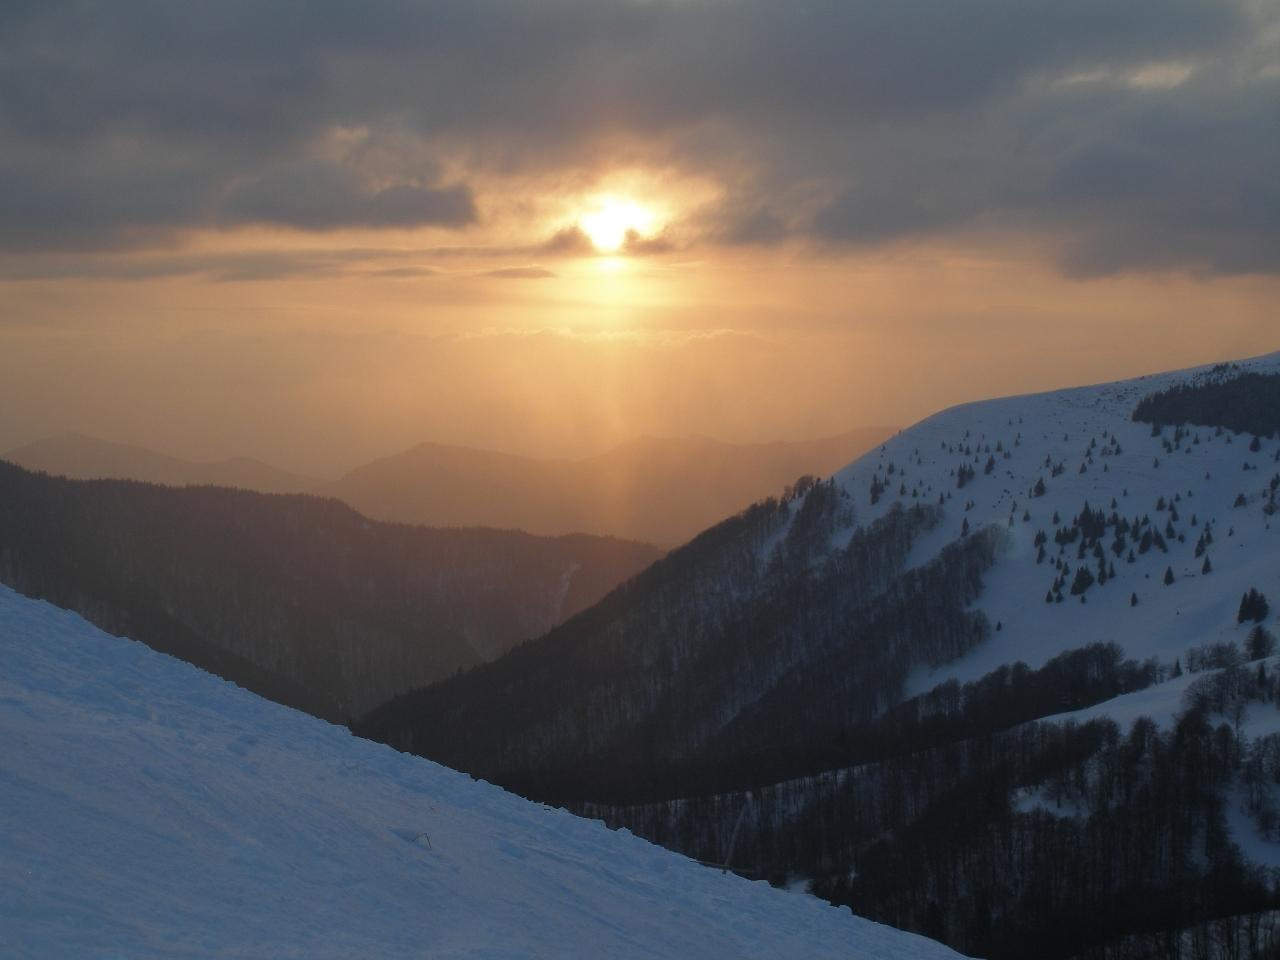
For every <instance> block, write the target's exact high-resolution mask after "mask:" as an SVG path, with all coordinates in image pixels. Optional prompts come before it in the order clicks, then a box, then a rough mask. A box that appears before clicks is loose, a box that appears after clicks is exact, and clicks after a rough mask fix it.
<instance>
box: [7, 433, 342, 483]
mask: <svg viewBox="0 0 1280 960" xmlns="http://www.w3.org/2000/svg"><path fill="white" fill-rule="evenodd" d="M3 459H5V460H8V461H9V462H10V463H16V464H17V465H18V466H20V467H25V468H26V469H28V470H34V471H39V472H41V473H49V474H53V475H55V476H61V477H70V478H72V479H75V480H141V481H144V482H146V483H160V484H164V485H165V486H170V487H185V486H204V485H207V486H215V487H239V488H241V489H244V490H257V491H260V492H262V493H302V492H304V491H306V490H310V489H311V488H313V487H315V486H317V485H318V484H319V483H320V481H319V480H317V479H316V478H314V477H306V476H303V475H301V474H296V473H290V472H289V471H287V470H281V469H280V468H279V467H273V466H271V465H270V464H268V463H263V462H262V461H261V460H255V459H253V458H251V457H232V458H229V459H226V460H207V461H200V460H183V459H181V458H179V457H171V456H168V455H166V454H163V453H157V452H156V451H154V450H148V449H147V448H146V447H138V446H133V445H131V444H126V443H112V442H110V441H108V440H99V439H98V438H97V437H89V436H85V435H84V434H80V433H64V434H59V435H58V436H56V437H48V438H46V439H44V440H37V441H35V442H34V443H28V444H26V445H24V446H21V447H17V448H15V449H13V450H10V451H9V452H7V453H5V454H4V455H3Z"/></svg>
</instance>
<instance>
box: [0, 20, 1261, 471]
mask: <svg viewBox="0 0 1280 960" xmlns="http://www.w3.org/2000/svg"><path fill="white" fill-rule="evenodd" d="M0 91H3V93H0V449H6V448H9V447H12V446H15V445H18V444H20V443H24V442H28V441H30V440H34V439H37V438H39V437H43V436H47V435H50V434H53V433H58V432H62V431H68V430H74V431H79V432H84V433H90V434H94V435H97V436H101V437H104V438H106V439H112V440H118V441H122V442H130V443H140V444H143V445H146V446H151V447H154V448H157V449H161V450H164V451H166V452H170V453H173V454H177V455H180V456H188V457H197V458H199V457H208V458H213V457H221V456H230V455H241V454H245V455H253V456H258V457H261V458H263V459H266V460H269V461H271V462H273V463H277V464H279V465H281V466H284V467H288V468H291V469H295V470H302V471H306V472H310V473H314V474H324V475H332V474H336V473H338V472H341V471H342V470H344V469H347V468H349V467H351V466H354V465H355V464H357V463H359V462H361V461H363V460H367V459H370V458H372V457H376V456H381V455H386V454H389V453H393V452H395V451H397V450H400V449H403V448H405V447H408V446H410V445H412V444H414V443H417V442H420V441H425V440H432V441H438V442H445V443H458V444H464V445H469V446H478V447H487V448H493V449H500V450H507V451H512V452H519V453H528V454H536V455H547V456H572V455H582V454H587V453H591V452H595V451H597V450H600V449H603V448H604V447H607V446H609V445H611V444H613V443H617V442H619V441H621V440H623V439H626V438H628V437H632V436H636V435H643V434H648V435H675V436H684V435H689V434H706V435H712V436H716V437H719V438H722V439H727V440H736V441H757V440H772V439H787V438H797V439H798V438H805V437H816V436H821V435H825V434H831V433H836V432H839V431H842V430H845V429H848V428H850V427H854V426H859V425H870V424H903V425H905V424H908V423H910V422H913V421H914V420H916V419H919V418H920V417H923V416H926V415H928V414H929V413H931V412H933V411H935V410H937V409H939V408H941V407H943V406H947V405H950V404H953V403H957V402H962V401H966V400H973V399H979V398H983V397H988V396H993V395H996V394H1004V393H1012V392H1025V391H1031V390H1040V389H1050V388H1054V387H1060V386H1065V385H1070V384H1076V383H1084V382H1095V381H1100V380H1106V379H1112V378H1116V377H1121V376H1131V375H1136V374H1140V373H1146V372H1153V371H1157V370H1161V369H1165V368H1170V367H1177V366H1186V365H1191V364H1197V363H1203V362H1209V361H1215V360H1220V359H1229V358H1237V357H1244V356H1250V355H1254V354H1259V353H1264V352H1269V351H1272V350H1277V349H1280V316H1277V309H1276V306H1275V305H1276V304H1278V303H1280V178H1278V177H1277V176H1276V171H1277V170H1280V3H1278V2H1277V0H1240V2H1231V0H1214V2H1210V0H1126V2H1123V3H1117V2H1115V0H1079V2H1073V3H1068V4H1064V3H1061V2H1060V0H963V2H959V0H894V2H889V0H797V2H788V3H778V2H776V0H628V2H613V0H539V2H537V3H529V2H527V0H440V2H409V0H388V2H383V3H378V4H352V3H349V2H339V0H311V2H301V0H292V2H291V0H282V2H278V3H272V4H262V3H253V2H240V0H220V2H216V3H214V2H193V3H184V4H173V3H167V2H161V0H154V2H140V0H114V2H110V3H105V2H104V3H91V2H60V0H40V2H34V0H33V2H23V0H14V2H9V3H5V4H3V5H0Z"/></svg>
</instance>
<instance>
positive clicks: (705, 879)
mask: <svg viewBox="0 0 1280 960" xmlns="http://www.w3.org/2000/svg"><path fill="white" fill-rule="evenodd" d="M0 730H3V737H0V875H2V876H3V877H4V883H3V885H0V953H3V954H4V955H5V956H6V957H32V958H41V960H44V958H57V957H76V958H80V957H113V958H114V957H129V958H137V957H166V958H168V957H255V958H267V957H271V958H276V957H307V958H319V957H335V958H336V957H341V958H353V957H379V958H390V957H432V958H446V957H485V958H492V960H497V958H512V957H542V956H545V957H614V958H622V957H682V958H697V957H717V958H719V957H761V958H764V957H769V958H774V957H805V958H809V957H859V958H890V957H893V958H904V960H914V958H920V960H926V958H933V957H938V958H941V957H948V956H956V954H954V953H952V952H951V951H950V950H948V949H947V948H945V947H942V946H940V945H938V944H936V943H934V942H932V941H930V940H926V939H923V938H921V937H917V936H914V935H910V934H905V933H901V932H899V931H897V930H893V929H891V928H889V927H884V926H881V925H878V924H874V923H871V922H869V921H866V920H862V919H860V918H857V917H854V916H853V915H851V914H850V913H849V912H848V911H847V910H844V909H836V908H833V907H830V906H827V905H826V904H824V903H822V902H820V901H818V900H816V899H813V898H810V897H803V896H795V895H791V894H787V893H784V892H781V891H778V890H775V889H772V888H770V887H769V886H767V885H766V884H764V883H750V882H748V881H745V880H742V879H740V878H738V877H734V876H732V875H730V876H724V875H721V874H720V873H718V872H716V871H713V870H709V869H705V868H702V867H699V866H697V865H695V864H694V863H692V862H691V861H689V860H687V859H685V858H683V857H680V856H677V855H675V854H672V853H669V852H667V851H665V850H662V849H660V848H658V847H655V846H653V845H651V844H649V843H647V842H645V841H642V840H640V839H637V838H635V837H632V836H630V835H629V834H626V833H612V832H610V831H608V830H606V829H605V828H604V827H603V826H602V825H600V824H599V823H595V822H590V821H584V820H579V819H577V818H575V817H573V816H570V815H569V814H567V813H565V812H563V811H559V810H553V809H549V808H547V807H542V806H538V805H535V804H531V803H528V802H525V801H523V800H520V799H518V798H516V797H514V796H511V795H509V794H507V793H504V792H503V791H501V790H499V789H497V788H496V787H492V786H489V785H487V784H484V783H479V782H475V781H473V780H471V779H470V778H468V777H466V776H463V775H461V774H459V773H455V772H453V771H450V770H447V769H444V768H442V767H439V766H437V765H435V764H433V763H430V762H428V761H425V760H420V759H416V758H412V757H408V756H405V755H402V754H398V753H396V752H395V751H393V750H391V749H388V748H385V747H381V746H378V745H375V744H372V743H369V742H367V741H363V740H358V739H356V738H354V737H351V736H350V735H348V733H347V732H346V731H345V730H344V729H342V728H340V727H336V726H330V725H328V724H325V723H323V722H321V721H318V720H314V719H312V718H310V717H307V716H304V715H303V714H300V713H296V712H294V711H291V710H288V709H286V708H284V707H280V706H278V705H275V704H272V703H269V702H267V701H265V700H261V699H258V698H257V697H255V696H253V695H251V694H249V693H246V692H245V691H243V690H241V689H239V688H237V687H235V686H233V685H231V684H229V683H226V682H223V681H221V680H218V679H216V678H215V677H213V676H211V675H209V674H205V673H203V672H201V671H199V670H196V669H195V668H193V667H190V666H188V665H186V664H184V663H181V662H179V661H176V660H173V659H170V658H168V657H165V656H163V655H161V654H158V653H155V652H153V651H151V650H150V649H148V648H146V647H144V646H143V645H141V644H139V643H135V642H132V641H129V640H125V639H120V638H116V637H111V636H108V635H106V634H104V633H102V632H101V631H99V630H97V629H96V628H94V627H92V626H91V625H89V624H88V623H86V622H85V621H84V620H82V619H81V618H80V617H78V616H76V615H75V614H72V613H68V612H65V611H62V610H59V609H57V608H54V607H51V606H49V605H47V604H44V603H42V602H38V601H33V600H28V599H25V598H23V597H20V596H19V595H17V594H15V593H13V592H11V591H9V590H8V589H7V588H3V587H0Z"/></svg>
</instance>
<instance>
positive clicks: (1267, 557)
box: [835, 354, 1280, 696]
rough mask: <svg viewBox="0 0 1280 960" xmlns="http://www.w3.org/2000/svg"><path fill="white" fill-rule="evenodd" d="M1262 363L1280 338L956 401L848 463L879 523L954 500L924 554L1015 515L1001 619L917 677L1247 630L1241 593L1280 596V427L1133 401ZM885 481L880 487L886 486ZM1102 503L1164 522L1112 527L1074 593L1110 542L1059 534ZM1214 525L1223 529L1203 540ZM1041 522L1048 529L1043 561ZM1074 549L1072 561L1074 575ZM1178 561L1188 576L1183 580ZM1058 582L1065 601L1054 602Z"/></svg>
mask: <svg viewBox="0 0 1280 960" xmlns="http://www.w3.org/2000/svg"><path fill="white" fill-rule="evenodd" d="M1246 372H1256V373H1276V372H1280V354H1272V355H1269V356H1266V357H1260V358H1257V359H1254V360H1249V361H1244V362H1242V363H1239V364H1233V365H1231V369H1230V370H1229V371H1226V370H1223V369H1221V368H1216V369H1215V368H1208V367H1206V368H1200V369H1197V370H1190V371H1181V372H1175V373H1168V374H1161V375H1158V376H1151V377H1143V378H1139V379H1136V380H1126V381H1122V382H1119V383H1113V384H1106V385H1101V386H1092V387H1083V388H1079V389H1072V390H1062V391H1057V392H1053V393H1045V394H1039V395H1033V396H1021V397H1009V398H1004V399H999V400H991V401H985V402H980V403H972V404H967V405H964V406H959V407H954V408H952V409H949V410H946V411H943V412H942V413H939V414H937V415H935V416H933V417H931V418H929V419H927V420H924V421H923V422H921V423H919V424H917V425H916V426H914V427H911V428H910V429H908V430H906V431H904V432H902V433H900V434H899V435H898V436H896V437H894V438H893V439H892V440H890V441H889V442H887V443H886V444H885V445H884V446H883V447H882V448H881V449H878V450H876V451H873V452H872V453H870V454H868V455H866V456H865V457H862V458H861V459H859V460H857V461H855V462H854V463H853V464H851V465H850V466H849V467H847V468H846V469H844V470H843V471H841V472H840V473H838V474H837V475H836V478H835V479H836V482H837V483H838V484H840V485H841V486H842V487H843V488H844V489H845V490H847V491H848V492H849V494H850V496H851V497H852V498H853V500H854V503H855V504H856V508H855V509H856V510H857V515H858V520H859V521H860V522H862V523H867V522H870V521H872V520H874V519H875V518H876V517H878V516H881V515H883V514H884V513H885V512H886V511H887V510H889V509H890V506H891V504H893V503H895V502H902V503H905V504H911V503H913V502H920V503H927V504H938V503H939V502H940V501H942V506H943V509H944V511H945V513H944V520H943V522H942V523H941V524H940V525H939V526H938V527H937V528H936V529H935V530H933V531H932V532H931V533H930V534H929V535H927V536H925V537H923V538H921V540H920V541H918V542H917V544H916V546H915V549H914V553H913V557H914V561H913V562H916V563H920V562H923V561H925V560H927V559H929V558H932V557H934V556H936V555H937V553H938V552H939V551H940V550H941V548H942V547H943V546H944V545H945V544H946V543H949V542H951V541H953V540H955V539H956V538H957V537H958V536H960V535H961V532H962V530H972V531H976V530H979V529H981V528H982V527H984V526H986V525H996V526H997V527H999V528H1000V529H1001V530H1003V531H1004V532H1005V535H1004V536H1002V537H1001V538H1000V539H1001V549H1000V551H999V552H998V556H997V560H996V563H995V565H994V567H993V568H992V569H991V570H990V571H989V572H988V573H987V575H986V576H985V577H984V580H985V587H984V589H983V591H982V594H981V596H980V597H979V599H978V601H977V603H976V607H977V608H979V609H981V610H982V611H983V612H985V613H986V615H987V617H988V618H989V620H990V622H991V624H992V626H993V627H994V626H995V625H997V624H999V630H998V631H993V632H992V633H991V635H990V636H989V638H988V639H987V640H986V641H984V642H983V643H981V644H979V645H978V646H976V647H975V648H974V649H973V650H972V651H970V652H969V653H967V654H966V655H964V656H962V657H960V658H959V659H957V660H954V661H952V662H950V663H947V664H945V665H942V666H940V667H938V668H936V669H933V670H928V669H924V668H922V669H919V670H917V671H916V673H915V674H914V675H913V676H912V678H911V679H910V681H909V682H908V685H907V690H906V694H907V695H908V696H909V695H911V694H914V693H920V692H923V691H925V690H928V689H930V688H932V687H933V686H935V685H936V684H938V683H940V682H942V681H944V680H947V679H950V678H956V679H958V680H960V681H961V682H966V681H970V680H975V679H977V678H979V677H981V676H982V675H983V674H986V673H987V672H989V671H991V670H993V669H995V668H996V667H998V666H1000V665H1001V664H1005V663H1012V662H1015V661H1018V660H1021V661H1024V662H1025V663H1027V664H1028V665H1029V666H1031V667H1037V666H1040V665H1041V664H1043V663H1044V662H1046V661H1047V660H1049V659H1050V658H1051V657H1053V656H1054V655H1056V654H1058V653H1061V652H1062V651H1064V650H1068V649H1073V648H1077V647H1080V646H1083V645H1084V644H1087V643H1093V642H1099V641H1102V642H1108V641H1114V642H1116V643H1118V644H1119V645H1120V646H1121V647H1122V648H1123V649H1124V651H1125V653H1126V655H1127V656H1130V657H1134V658H1137V659H1145V658H1147V657H1152V656H1155V657H1159V658H1160V660H1161V661H1162V662H1164V663H1166V664H1167V665H1172V664H1173V662H1174V661H1175V660H1176V659H1178V658H1185V656H1186V653H1187V650H1188V649H1189V648H1191V647H1194V646H1203V645H1206V644H1213V643H1219V642H1224V641H1235V642H1237V643H1240V642H1242V641H1243V639H1244V637H1245V635H1246V633H1247V632H1248V626H1244V625H1240V624H1238V623H1237V622H1236V614H1237V609H1238V606H1239V603H1240V598H1241V595H1242V594H1243V593H1244V592H1245V591H1246V590H1248V589H1249V588H1251V587H1252V588H1257V589H1259V590H1260V591H1262V593H1264V594H1269V595H1270V596H1272V597H1274V598H1280V516H1278V517H1271V516H1269V515H1268V514H1267V513H1266V512H1265V510H1264V507H1265V506H1266V503H1267V502H1268V499H1269V495H1270V491H1271V490H1272V489H1274V488H1273V487H1271V486H1270V482H1271V478H1272V477H1273V475H1275V474H1276V473H1277V471H1280V466H1277V462H1276V461H1277V456H1278V451H1280V438H1274V439H1267V438H1263V439H1261V441H1260V443H1259V444H1257V445H1256V449H1251V447H1252V446H1254V444H1253V442H1252V441H1253V438H1252V437H1251V436H1249V435H1247V434H1245V435H1242V434H1233V433H1232V432H1231V431H1229V430H1225V431H1224V430H1219V429H1215V428H1213V427H1197V426H1190V427H1186V428H1183V429H1175V428H1173V427H1171V426H1170V427H1165V428H1164V429H1163V430H1162V431H1161V432H1160V433H1159V435H1153V429H1152V426H1151V424H1149V423H1138V422H1134V421H1133V419H1132V414H1133V411H1134V408H1135V406H1136V405H1137V404H1138V402H1139V401H1140V400H1141V399H1142V398H1143V397H1145V396H1147V395H1149V394H1151V393H1154V392H1157V391H1161V390H1165V389H1167V388H1169V387H1171V386H1174V385H1178V384H1183V383H1202V382H1207V381H1211V380H1214V379H1220V378H1222V377H1223V376H1224V375H1225V376H1230V377H1234V376H1237V375H1239V374H1241V373H1246ZM962 472H963V475H962ZM962 480H963V481H964V482H963V485H961V481H962ZM1039 484H1043V486H1042V487H1040V486H1038V485H1039ZM873 487H876V488H879V490H880V492H879V495H878V496H877V498H876V503H874V504H873V503H871V499H872V498H871V491H872V489H873ZM1086 504H1087V505H1088V506H1089V507H1090V509H1091V510H1093V511H1101V512H1102V513H1103V514H1106V515H1107V517H1110V516H1111V515H1112V514H1115V515H1117V516H1118V517H1120V518H1122V519H1123V520H1125V521H1127V522H1128V523H1129V524H1130V525H1133V523H1134V521H1135V520H1141V519H1143V518H1149V520H1150V524H1149V527H1146V528H1143V529H1150V531H1151V532H1152V533H1153V534H1156V535H1157V536H1155V537H1154V538H1153V540H1154V543H1152V544H1149V545H1148V547H1147V549H1145V550H1144V549H1142V543H1141V541H1142V536H1141V532H1139V531H1136V530H1135V529H1133V528H1131V529H1130V530H1128V531H1126V534H1125V535H1124V536H1123V537H1121V538H1119V539H1120V542H1121V546H1120V547H1119V548H1118V549H1117V546H1116V541H1117V537H1116V535H1115V529H1114V528H1109V529H1108V530H1107V532H1106V535H1105V537H1104V538H1103V539H1104V541H1105V548H1104V550H1103V553H1104V555H1105V559H1106V568H1107V573H1108V575H1110V574H1111V570H1112V568H1113V567H1114V577H1113V578H1111V579H1107V580H1106V581H1105V582H1103V583H1097V582H1095V583H1094V584H1092V585H1091V586H1089V587H1088V588H1087V589H1085V590H1084V591H1083V593H1082V594H1073V593H1072V592H1071V588H1072V585H1073V584H1074V579H1075V578H1074V573H1075V571H1076V570H1077V569H1078V568H1080V567H1084V568H1086V569H1088V571H1089V576H1090V577H1094V579H1095V580H1097V579H1099V578H1096V577H1095V575H1096V573H1097V570H1098V558H1097V557H1096V556H1095V554H1094V553H1092V552H1089V553H1088V555H1087V556H1084V557H1081V556H1080V555H1079V551H1078V548H1079V546H1080V540H1079V539H1077V540H1075V541H1072V542H1069V543H1063V544H1059V543H1057V542H1055V535H1056V534H1057V533H1058V531H1059V530H1063V529H1068V528H1070V527H1071V526H1072V525H1073V521H1074V519H1075V518H1076V517H1077V516H1078V515H1079V514H1080V513H1081V511H1082V509H1083V508H1084V507H1085V505H1086ZM1055 518H1056V519H1055ZM1273 519H1274V520H1276V521H1277V523H1276V524H1274V528H1273V523H1272V520H1273ZM1171 530H1172V534H1170V531H1171ZM1206 531H1208V536H1209V537H1210V538H1211V542H1209V543H1208V544H1207V545H1205V546H1201V543H1202V541H1201V538H1202V536H1205V534H1206ZM1040 532H1043V533H1044V534H1045V536H1046V537H1047V542H1045V543H1044V548H1045V556H1044V557H1043V559H1041V560H1040V561H1039V562H1037V557H1038V555H1039V553H1040V544H1038V543H1037V542H1036V541H1037V535H1038V534H1039V533H1040ZM1131 551H1132V554H1133V559H1132V560H1130V552H1131ZM1206 557H1207V558H1208V560H1209V568H1210V569H1209V571H1208V572H1205V560H1206ZM1059 558H1061V560H1062V562H1063V563H1065V564H1067V565H1068V566H1069V567H1070V568H1071V572H1070V573H1068V574H1067V575H1066V576H1065V577H1062V578H1061V579H1060V572H1059V570H1058V569H1057V568H1056V566H1055V562H1056V561H1057V560H1058V559H1059ZM1169 570H1171V571H1172V575H1173V582H1172V583H1169V584H1166V583H1165V582H1164V581H1165V577H1166V572H1167V571H1169ZM1055 580H1056V581H1058V589H1055ZM1051 592H1052V593H1053V594H1054V595H1055V598H1056V594H1057V593H1061V594H1062V595H1063V602H1060V603H1059V602H1046V595H1047V594H1049V593H1051ZM1081 596H1083V598H1084V599H1083V602H1082V600H1081ZM1135 597H1136V601H1137V602H1136V605H1134V602H1133V601H1134V598H1135Z"/></svg>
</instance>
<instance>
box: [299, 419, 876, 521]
mask: <svg viewBox="0 0 1280 960" xmlns="http://www.w3.org/2000/svg"><path fill="white" fill-rule="evenodd" d="M891 433H892V431H891V430H889V429H887V428H867V429H861V430H853V431H850V432H848V433H844V434H841V435H839V436H836V437H827V438H825V439H821V440H808V441H799V442H788V443H761V444H731V443H722V442H719V441H716V440H710V439H706V438H689V439H663V438H644V439H639V440H634V441H631V442H629V443H624V444H622V445H621V446H618V447H615V448H613V449H612V450H609V451H607V452H605V453H602V454H599V455H597V456H592V457H586V458H583V459H577V460H540V459H534V458H530V457H520V456H513V455H511V454H503V453H493V452H490V451H485V450H472V449H468V448H465V447H450V446H443V445H440V444H434V443H424V444H420V445H419V446H416V447H414V448H413V449H411V450H407V451H405V452H404V453H402V454H398V455H397V456H394V457H388V458H386V459H384V460H378V461H375V462H373V463H371V464H369V465H367V466H364V467H361V468H359V469H357V470H353V471H352V472H351V473H349V474H347V475H346V476H344V477H342V478H341V479H340V480H338V481H337V482H336V483H333V484H328V485H325V486H322V487H319V488H317V492H322V493H325V494H327V495H329V496H335V497H337V498H338V499H340V500H344V501H346V502H347V503H349V504H351V505H352V506H353V507H355V508H356V509H357V510H359V511H360V512H361V513H365V514H368V515H369V516H371V517H378V518H379V519H383V520H400V521H404V522H407V523H424V524H430V525H437V526H438V525H444V526H468V525H476V524H483V525H485V526H494V527H514V528H517V529H521V530H528V531H529V532H531V533H541V534H554V533H564V532H567V531H577V532H582V533H600V534H604V533H609V534H613V535H614V536H619V537H625V538H627V539H630V540H642V541H645V542H648V543H656V544H659V545H661V546H666V547H670V546H675V545H677V544H680V543H683V542H685V541H686V540H688V539H689V538H691V537H692V536H694V534H696V533H698V532H699V531H701V530H705V529H706V528H707V527H709V526H711V525H712V524H713V523H716V522H717V521H719V520H722V519H723V518H725V517H727V516H731V515H732V514H734V513H737V512H738V511H739V510H742V509H744V508H745V507H747V506H749V505H750V504H751V503H753V502H755V501H756V500H759V499H761V498H763V497H765V496H768V495H770V494H773V493H776V492H777V491H778V490H781V489H782V487H783V486H784V485H786V484H788V483H791V482H792V481H794V480H795V479H796V478H797V477H799V476H801V475H804V474H818V475H822V474H827V473H830V472H831V471H833V470H835V469H837V468H839V467H840V466H843V465H844V464H845V463H848V462H849V460H850V459H852V458H853V457H855V456H858V455H859V454H861V453H863V452H865V451H866V450H868V449H870V448H871V447H873V446H875V445H876V444H878V443H881V442H882V441H883V440H885V439H886V438H887V437H888V436H889V435H890V434H891Z"/></svg>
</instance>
